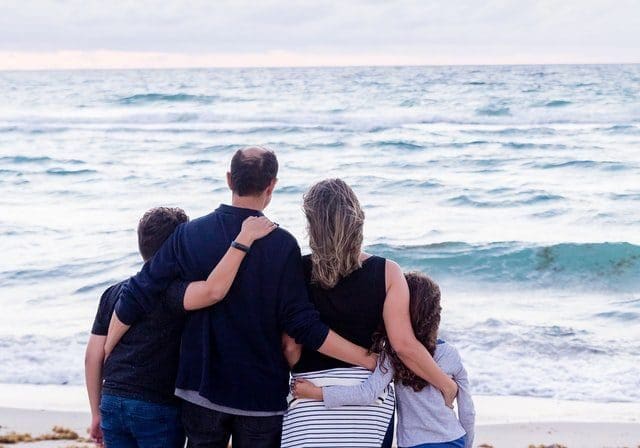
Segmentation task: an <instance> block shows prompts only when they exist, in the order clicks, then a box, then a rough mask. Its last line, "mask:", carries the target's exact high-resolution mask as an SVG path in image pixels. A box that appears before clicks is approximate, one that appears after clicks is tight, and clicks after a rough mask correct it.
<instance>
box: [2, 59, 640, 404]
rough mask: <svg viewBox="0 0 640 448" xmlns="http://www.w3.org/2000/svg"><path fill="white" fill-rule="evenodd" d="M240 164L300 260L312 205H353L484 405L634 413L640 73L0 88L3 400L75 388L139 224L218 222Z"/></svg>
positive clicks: (115, 76)
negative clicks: (330, 189) (336, 198)
mask: <svg viewBox="0 0 640 448" xmlns="http://www.w3.org/2000/svg"><path fill="white" fill-rule="evenodd" d="M250 144H259V145H265V146H268V147H270V148H272V149H274V150H275V151H276V153H277V155H278V157H279V160H280V165H281V170H280V175H279V187H278V189H277V191H276V195H275V198H274V201H273V203H272V205H271V206H270V207H269V209H268V215H269V216H270V217H271V218H272V219H274V220H275V221H277V222H278V223H280V225H282V226H283V227H285V228H287V229H289V230H290V231H291V232H293V234H294V235H296V237H297V238H298V239H299V241H300V244H301V246H302V247H303V250H304V251H306V250H307V242H306V235H305V222H304V216H303V214H302V211H301V201H302V195H303V193H304V192H305V190H306V189H307V188H308V187H309V186H310V185H311V184H312V183H313V182H315V181H317V180H320V179H323V178H328V177H341V178H343V179H345V180H346V181H347V182H348V183H349V184H351V185H352V187H353V188H354V189H355V191H356V193H357V194H358V196H359V197H360V200H361V202H362V204H363V206H364V208H365V212H366V216H367V218H366V226H365V242H366V246H367V248H366V249H367V250H368V251H369V252H371V253H374V254H378V255H381V256H386V257H389V258H392V259H394V260H396V261H398V262H399V263H400V264H401V265H402V266H403V268H405V269H407V270H413V269H419V270H421V271H423V272H425V273H428V274H429V275H431V276H432V277H433V278H434V279H435V280H436V281H438V282H439V283H440V285H441V287H442V293H443V307H444V311H443V322H442V327H441V330H442V331H441V333H442V334H441V337H443V338H444V339H446V340H448V341H449V342H451V343H453V344H454V345H456V346H457V347H458V349H459V350H460V352H461V354H462V357H463V360H464V361H465V364H466V365H467V368H468V370H469V373H470V378H471V381H472V386H473V390H474V393H476V394H486V395H522V396H536V397H554V398H561V399H571V400H590V401H633V402H640V375H638V367H639V366H640V342H639V341H640V65H603V66H597V65H593V66H571V65H566V66H490V67H489V66H487V67H473V66H461V67H385V68H380V67H378V68H374V67H371V68H366V67H359V68H291V69H194V70H128V71H117V70H113V71H48V72H47V71H41V72H0V207H1V208H0V210H1V213H0V253H2V257H1V258H0V309H1V310H2V312H1V313H0V382H2V383H34V384H82V382H83V353H84V346H85V343H86V341H87V338H88V334H89V330H90V328H91V323H92V319H93V316H94V313H95V310H96V306H97V303H98V300H99V298H100V295H101V293H102V291H103V290H104V289H105V288H106V287H107V286H109V285H110V284H112V283H114V282H117V281H119V280H122V279H124V278H126V277H128V276H129V275H131V274H133V273H135V272H136V271H137V270H138V269H139V268H140V266H141V260H140V257H139V255H138V254H137V240H136V234H135V228H136V225H137V221H138V219H139V218H140V216H141V215H142V213H143V212H144V211H145V210H147V209H148V208H151V207H154V206H159V205H168V206H180V207H182V208H184V209H185V210H186V211H187V213H188V214H189V215H190V216H191V217H197V216H199V215H203V214H206V213H208V212H209V211H211V210H212V209H214V208H215V207H216V206H217V205H218V204H219V203H220V202H228V201H229V199H230V195H229V192H228V190H227V187H226V183H225V172H226V170H227V168H228V163H229V160H230V157H231V155H232V154H233V152H234V151H235V150H236V149H238V148H240V147H242V146H245V145H250Z"/></svg>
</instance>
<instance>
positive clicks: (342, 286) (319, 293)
mask: <svg viewBox="0 0 640 448" xmlns="http://www.w3.org/2000/svg"><path fill="white" fill-rule="evenodd" d="M385 263H386V260H385V259H384V258H381V257H376V256H371V257H369V258H367V259H366V260H365V261H364V262H363V263H362V267H361V268H360V269H358V270H356V271H354V272H352V273H351V274H349V275H348V276H347V277H345V278H343V279H341V280H340V281H339V282H338V284H337V285H336V286H334V287H333V288H331V289H322V288H321V287H320V286H318V285H314V284H312V283H311V257H310V256H309V255H307V256H305V257H304V258H303V265H304V274H305V279H306V281H307V287H308V289H309V297H310V298H311V301H312V302H313V304H314V305H315V307H316V309H317V310H318V311H319V312H320V319H321V320H322V322H324V323H325V324H327V325H328V326H329V328H331V329H332V330H333V331H335V332H336V333H338V334H339V335H340V336H342V337H343V338H345V339H347V340H349V341H351V342H353V343H354V344H357V345H360V346H361V347H365V348H369V347H371V344H372V336H373V334H374V333H375V332H376V331H377V330H379V329H380V328H381V326H382V324H383V322H382V310H383V308H384V299H385V297H386V295H387V292H386V289H387V288H386V284H385ZM339 367H352V365H351V364H347V363H344V362H342V361H338V360H337V359H333V358H330V357H328V356H325V355H323V354H321V353H319V352H316V351H313V350H308V349H306V348H303V349H302V356H301V358H300V361H299V362H298V364H296V365H295V366H294V368H293V371H294V372H300V373H301V372H315V371H318V370H326V369H335V368H339Z"/></svg>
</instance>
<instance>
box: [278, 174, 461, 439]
mask: <svg viewBox="0 0 640 448" xmlns="http://www.w3.org/2000/svg"><path fill="white" fill-rule="evenodd" d="M303 208H304V212H305V215H306V217H307V221H308V232H309V246H310V247H311V255H309V256H307V257H305V259H304V266H305V276H306V278H307V282H308V284H309V291H310V295H311V300H312V301H313V303H314V304H315V306H316V308H317V309H318V311H319V312H320V315H321V318H322V320H323V321H324V323H326V324H327V325H328V326H329V327H331V328H332V329H333V330H335V331H336V332H338V333H339V334H340V335H341V336H343V337H345V338H346V339H348V340H350V341H351V342H354V343H356V344H358V345H360V346H362V347H367V348H368V347H371V344H372V342H373V335H374V333H375V332H376V330H377V329H378V328H379V327H380V325H382V324H383V323H384V325H385V329H386V331H387V334H388V337H389V341H390V342H391V345H392V347H393V349H394V350H395V352H396V353H397V355H398V357H399V358H400V359H401V360H402V362H403V363H404V364H405V365H406V366H407V367H409V368H410V369H411V370H412V371H413V372H414V373H415V374H416V375H418V376H420V377H421V378H423V379H424V380H426V381H428V382H429V383H431V384H433V385H434V386H436V387H437V388H438V389H440V390H441V391H442V392H443V394H444V395H445V401H446V402H447V404H449V405H450V404H451V403H452V402H453V400H454V398H455V395H456V392H457V386H456V385H455V383H454V382H453V380H451V379H450V378H449V377H448V376H446V375H445V374H444V373H443V372H442V371H441V370H440V368H439V367H438V366H437V364H436V363H435V361H434V360H433V358H432V357H431V355H430V353H429V352H428V350H427V349H426V348H425V346H424V345H422V344H421V343H420V342H419V341H418V340H417V339H416V337H415V335H414V334H413V331H412V327H411V321H410V317H409V290H408V287H407V282H406V280H405V277H404V275H403V273H402V271H401V269H400V267H399V266H398V265H397V264H396V263H394V262H393V261H390V260H385V259H384V258H381V257H377V256H374V255H369V254H366V253H364V252H362V250H361V249H362V240H363V235H362V228H363V224H364V212H363V211H362V208H361V207H360V203H359V201H358V198H357V197H356V195H355V193H354V192H353V190H352V189H351V188H350V187H349V186H348V185H347V184H346V183H345V182H344V181H342V180H340V179H329V180H324V181H322V182H319V183H317V184H315V185H314V186H312V187H311V189H310V190H309V191H308V192H307V194H306V195H305V197H304V205H303ZM291 344H292V341H290V340H289V341H287V342H286V345H287V346H288V348H287V349H286V350H285V351H286V352H288V353H289V355H288V359H289V360H290V362H291V356H290V353H291V352H292V351H294V350H292V348H291ZM369 375H370V372H368V371H366V370H364V369H362V368H360V367H354V366H351V365H348V364H345V363H343V362H340V361H337V360H335V359H332V358H328V357H326V356H323V355H322V354H320V353H317V352H313V351H310V350H306V349H302V353H301V355H300V357H299V360H298V361H297V363H295V366H294V368H293V376H294V378H305V379H308V380H310V381H312V382H313V383H314V384H316V385H318V386H328V385H350V384H357V383H359V382H362V381H365V380H366V379H367V378H368V377H369ZM394 400H395V397H394V393H393V389H392V388H389V389H387V390H386V391H385V393H384V394H383V396H381V397H380V398H379V400H378V401H377V403H376V404H374V405H369V406H348V407H339V408H335V409H327V408H325V406H324V405H323V403H322V402H320V401H313V400H295V401H294V402H293V403H292V405H291V407H290V409H289V411H288V412H287V414H286V415H285V419H284V424H283V433H282V447H314V446H317V447H320V446H321V447H332V446H333V447H345V446H360V447H380V446H381V445H382V443H383V439H384V437H385V434H386V432H387V429H388V428H389V423H390V421H391V418H392V416H393V412H394Z"/></svg>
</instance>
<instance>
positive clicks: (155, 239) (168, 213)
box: [138, 207, 189, 261]
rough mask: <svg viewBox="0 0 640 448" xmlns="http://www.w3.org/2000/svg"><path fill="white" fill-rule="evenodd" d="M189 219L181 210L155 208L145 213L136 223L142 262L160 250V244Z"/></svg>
mask: <svg viewBox="0 0 640 448" xmlns="http://www.w3.org/2000/svg"><path fill="white" fill-rule="evenodd" d="M187 221H189V217H188V216H187V214H186V213H185V212H184V210H182V209H181V208H171V207H156V208H152V209H151V210H149V211H147V212H146V213H145V214H144V215H142V218H140V222H139V223H138V248H139V249H140V254H141V255H142V258H143V259H144V261H147V260H149V259H150V258H151V257H153V256H154V255H155V253H156V252H157V251H158V249H160V247H161V246H162V243H164V242H165V240H166V239H167V238H169V236H170V235H171V234H172V233H173V231H174V230H175V229H176V227H178V226H179V225H180V224H182V223H183V222H187Z"/></svg>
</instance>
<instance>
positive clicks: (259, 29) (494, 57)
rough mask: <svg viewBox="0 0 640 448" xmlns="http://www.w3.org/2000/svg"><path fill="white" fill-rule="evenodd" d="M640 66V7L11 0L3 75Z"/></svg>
mask: <svg viewBox="0 0 640 448" xmlns="http://www.w3.org/2000/svg"><path fill="white" fill-rule="evenodd" d="M617 62H632V63H638V62H640V0H615V1H612V0H606V1H605V0H484V1H481V0H438V1H434V0H387V1H384V0H307V1H285V0H255V1H246V0H216V1H211V0H164V1H159V0H158V1H150V0H131V1H125V0H112V1H104V0H0V69H43V68H44V69H46V68H121V67H124V68H130V67H209V66H212V67H216V66H222V67H229V66H310V65H311V66H323V65H330V66H331V65H421V64H427V65H429V64H437V65H440V64H527V63H529V64H540V63H617Z"/></svg>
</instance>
